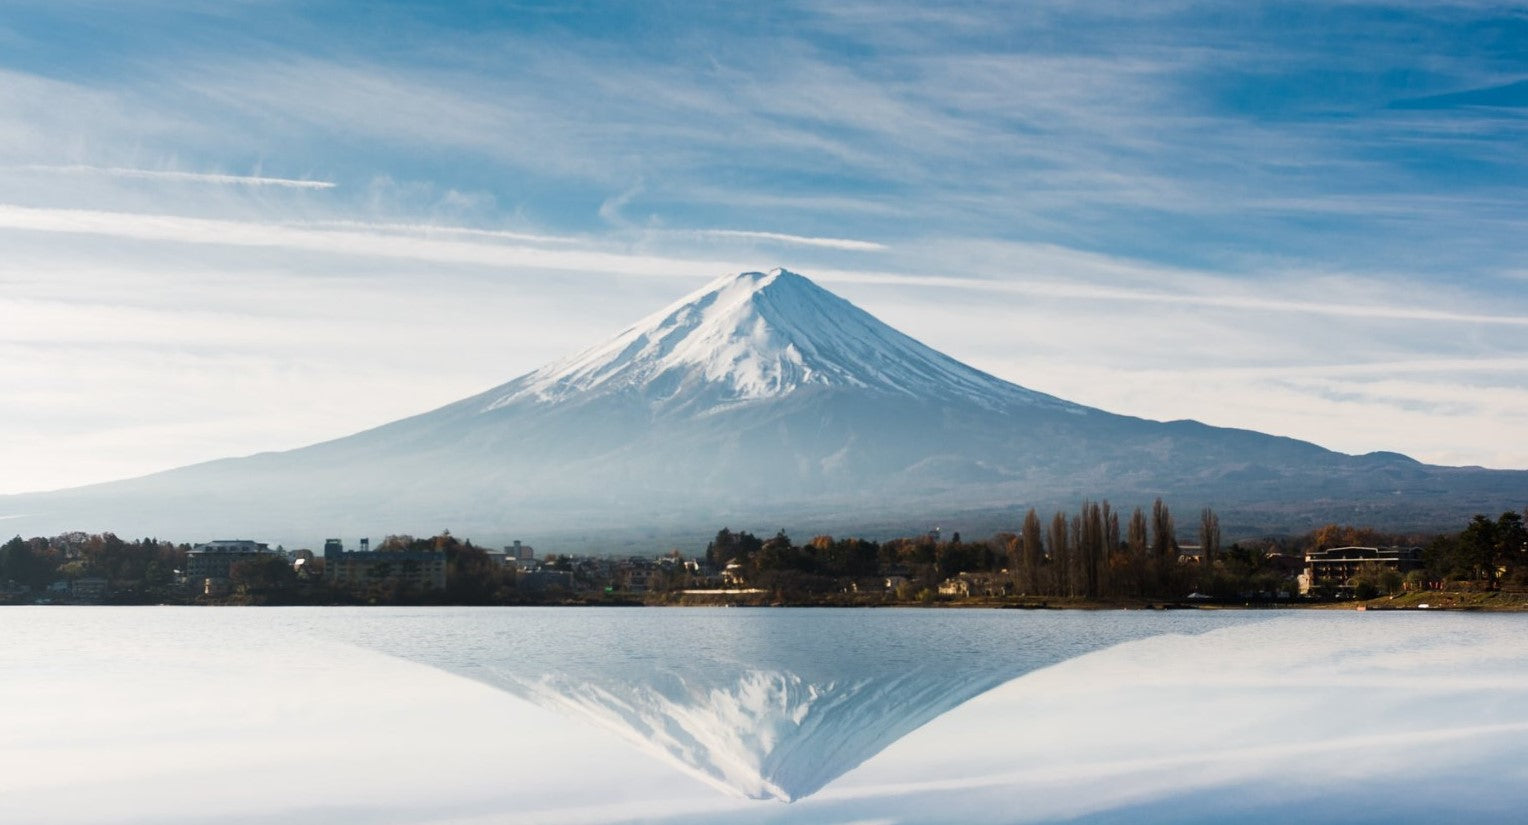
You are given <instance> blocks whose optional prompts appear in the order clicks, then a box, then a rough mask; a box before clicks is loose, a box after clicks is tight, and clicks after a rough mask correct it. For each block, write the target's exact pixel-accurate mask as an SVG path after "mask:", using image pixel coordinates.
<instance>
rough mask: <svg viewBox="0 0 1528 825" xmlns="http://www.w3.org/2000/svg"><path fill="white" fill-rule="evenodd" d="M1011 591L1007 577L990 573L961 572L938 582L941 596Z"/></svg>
mask: <svg viewBox="0 0 1528 825" xmlns="http://www.w3.org/2000/svg"><path fill="white" fill-rule="evenodd" d="M1012 592H1013V586H1012V585H1011V584H1010V583H1009V581H1008V579H1007V578H1005V577H1001V576H994V575H992V574H990V573H961V574H959V575H957V576H954V577H952V578H948V579H945V580H944V581H942V582H940V583H939V595H941V596H955V597H958V598H967V597H970V596H1007V595H1011V594H1012Z"/></svg>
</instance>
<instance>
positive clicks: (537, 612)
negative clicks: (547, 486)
mask: <svg viewBox="0 0 1528 825" xmlns="http://www.w3.org/2000/svg"><path fill="white" fill-rule="evenodd" d="M1079 618H1081V616H1080V614H1075V613H1071V614H1068V613H1055V612H1017V611H929V610H876V611H863V610H817V609H797V610H768V609H763V610H748V609H732V610H721V609H694V610H688V609H687V610H682V611H681V610H632V609H580V610H569V609H556V608H554V609H545V610H543V609H525V610H512V611H470V610H469V611H450V612H432V613H430V614H424V615H411V614H406V613H404V614H394V615H391V616H389V617H388V621H387V622H385V623H384V624H377V623H367V624H366V625H364V626H362V627H359V628H356V629H355V630H354V631H353V633H354V638H353V639H352V640H353V641H356V642H358V643H360V644H362V645H364V646H367V647H371V648H373V649H377V650H380V651H383V652H386V653H389V654H392V655H396V656H400V657H402V658H406V659H409V660H412V661H416V662H420V663H423V664H428V665H432V666H435V667H438V668H441V669H444V670H447V671H450V672H452V673H456V674H458V675H461V676H465V677H467V678H470V679H473V680H476V681H479V682H481V683H484V684H487V685H491V686H493V687H496V688H499V689H501V690H504V691H507V692H509V693H511V694H514V695H515V696H518V697H521V698H523V699H526V700H528V701H530V702H533V703H535V704H537V705H540V706H542V707H546V708H550V709H554V710H557V711H560V712H562V713H565V714H568V715H570V716H574V717H578V718H582V719H585V720H588V721H591V722H593V723H595V724H597V725H599V726H601V727H603V728H606V729H608V730H611V731H614V732H615V733H618V734H619V735H621V736H623V737H624V738H626V739H627V740H628V741H630V742H632V743H634V744H635V745H636V746H637V747H639V748H641V749H643V750H645V751H647V752H649V753H652V754H654V755H655V756H657V757H659V758H661V759H663V760H665V761H667V762H669V763H670V764H673V765H675V766H676V767H678V768H680V769H681V770H684V771H686V772H688V773H690V774H692V775H694V776H696V777H698V778H700V779H702V780H703V781H705V782H707V783H709V784H711V785H713V786H715V787H717V788H720V789H722V790H725V791H727V792H729V793H732V794H740V795H743V796H747V797H752V798H757V799H778V800H785V801H792V800H796V799H801V798H803V797H806V796H808V795H810V794H812V793H815V792H816V791H818V790H820V789H821V788H823V787H824V786H825V785H827V784H828V783H830V782H832V781H833V780H834V779H836V778H838V777H839V776H842V775H843V774H844V773H846V772H848V771H850V770H852V769H853V768H855V767H856V766H858V765H860V764H861V763H863V762H865V761H866V760H867V759H869V758H871V757H872V756H874V755H875V754H877V753H879V752H881V751H882V750H884V749H885V748H886V747H888V746H889V745H891V744H892V743H893V742H895V741H897V740H898V739H900V738H902V737H903V736H906V735H907V734H908V733H910V732H912V731H913V730H916V729H917V728H919V727H921V726H923V725H925V724H927V723H928V722H930V721H932V720H933V719H935V718H937V717H938V716H940V715H942V714H944V713H946V712H948V711H950V710H952V709H953V708H955V707H958V706H959V705H961V704H962V703H964V702H966V701H967V700H969V699H971V698H973V697H975V696H978V695H980V694H982V693H985V692H986V691H988V690H991V689H992V688H994V687H996V686H998V685H1000V684H1003V683H1004V682H1007V681H1009V680H1011V679H1014V678H1016V677H1018V676H1022V675H1024V674H1026V673H1029V672H1031V671H1033V670H1036V669H1039V668H1042V667H1046V666H1049V665H1052V664H1056V663H1058V662H1061V661H1064V660H1066V659H1070V658H1073V657H1076V656H1079V655H1082V654H1084V653H1088V652H1091V651H1094V650H1098V649H1101V648H1104V647H1108V646H1111V645H1115V644H1119V643H1121V642H1125V641H1129V640H1132V639H1138V638H1143V637H1146V636H1154V635H1161V634H1164V633H1198V632H1203V631H1208V630H1212V629H1215V628H1217V627H1223V626H1226V625H1229V624H1241V623H1245V622H1247V621H1249V620H1250V619H1249V618H1248V617H1247V616H1245V615H1241V616H1231V615H1229V614H1212V613H1185V614H1176V615H1163V614H1149V615H1147V614H1129V613H1121V614H1119V620H1118V621H1112V622H1109V623H1107V624H1104V623H1099V622H1088V621H1079Z"/></svg>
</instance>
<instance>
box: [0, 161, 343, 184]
mask: <svg viewBox="0 0 1528 825" xmlns="http://www.w3.org/2000/svg"><path fill="white" fill-rule="evenodd" d="M10 168H12V169H15V170H17V171H22V172H50V173H59V174H66V175H102V176H104V177H111V178H137V179H141V180H163V181H171V182H174V183H211V184H217V185H225V186H277V187H282V188H287V189H333V188H335V187H336V186H338V184H335V183H331V182H330V181H325V180H306V179H301V178H270V177H264V176H261V175H224V174H218V173H213V172H178V171H174V170H168V169H132V168H128V167H122V166H84V165H72V166H48V165H43V164H30V165H25V166H12V167H10Z"/></svg>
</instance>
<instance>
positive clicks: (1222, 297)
mask: <svg viewBox="0 0 1528 825" xmlns="http://www.w3.org/2000/svg"><path fill="white" fill-rule="evenodd" d="M0 228H6V229H19V230H30V231H39V232H62V233H80V234H91V235H105V236H110V237H123V238H134V239H138V240H152V241H167V242H173V243H190V244H202V245H226V246H265V247H280V248H287V249H295V250H302V251H308V252H319V253H326V254H336V255H350V256H363V257H366V256H370V257H385V258H405V259H411V260H425V261H436V262H441V263H457V264H477V265H484V266H498V267H529V268H537V269H550V270H558V271H566V272H575V273H601V274H627V275H650V276H655V277H686V276H694V277H707V278H711V277H716V276H717V275H719V274H724V273H727V272H731V271H734V269H735V266H734V264H732V263H729V262H724V261H708V260H701V259H694V258H681V257H675V256H667V255H634V254H628V253H623V252H607V251H597V250H588V249H538V248H535V247H529V246H514V245H505V244H479V243H471V242H467V241H454V240H444V239H435V238H412V237H403V236H396V235H386V234H380V233H376V232H363V231H356V230H316V229H303V228H297V227H293V226H289V225H279V224H265V223H255V222H243V221H232V220H221V219H211V218H186V217H180V216H174V215H140V214H134V213H125V212H98V211H93V210H85V209H49V208H36V207H26V206H16V205H7V204H0ZM1093 257H1096V256H1093ZM1107 263H1108V265H1110V266H1113V267H1121V266H1126V264H1125V263H1124V262H1119V261H1109V262H1107ZM1061 265H1063V266H1064V265H1065V264H1061ZM1053 266H1055V265H1053ZM810 274H811V275H812V276H813V277H815V278H817V279H819V280H822V281H825V282H829V283H832V282H839V283H857V284H880V285H892V286H924V287H940V288H954V289H966V290H978V291H987V292H995V293H1007V294H1022V295H1030V296H1036V297H1046V298H1060V299H1072V300H1084V301H1095V300H1110V301H1121V302H1127V303H1154V304H1169V305H1180V306H1202V307H1213V308H1220V309H1231V310H1249V311H1255V312H1283V313H1293V314H1299V315H1320V316H1330V317H1339V318H1366V319H1376V320H1398V321H1426V322H1436V323H1451V324H1487V325H1497V326H1514V327H1528V316H1522V315H1491V314H1486V313H1472V312H1455V311H1449V310H1437V309H1428V308H1424V307H1408V306H1386V305H1378V304H1366V305H1360V304H1342V303H1329V302H1327V303H1323V302H1315V301H1296V300H1281V299H1275V298H1265V297H1261V296H1256V295H1245V294H1244V295H1233V294H1211V293H1206V292H1193V293H1190V292H1164V291H1156V290H1148V289H1139V288H1125V287H1113V286H1107V285H1103V284H1096V283H1077V282H1073V283H1064V282H1060V281H1041V280H997V279H984V278H971V277H962V276H937V275H920V274H899V273H888V272H873V271H856V270H842V269H840V270H822V269H813V270H812V271H811V272H810ZM1201 277H1202V276H1201Z"/></svg>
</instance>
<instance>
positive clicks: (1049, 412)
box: [0, 270, 1528, 546]
mask: <svg viewBox="0 0 1528 825" xmlns="http://www.w3.org/2000/svg"><path fill="white" fill-rule="evenodd" d="M1525 491H1528V473H1523V472H1506V471H1487V470H1480V469H1471V468H1442V467H1428V466H1426V465H1422V464H1419V463H1417V462H1415V461H1412V460H1410V459H1408V458H1405V457H1404V456H1398V455H1395V454H1373V455H1370V456H1357V457H1354V456H1347V455H1343V454H1340V453H1335V452H1332V451H1329V450H1325V449H1322V448H1320V447H1317V446H1316V445H1313V444H1309V443H1305V442H1301V441H1296V440H1294V439H1288V438H1280V437H1275V436H1268V435H1263V434H1261V433H1255V432H1250V431H1245V430H1230V429H1223V428H1215V427H1208V426H1205V425H1203V424H1199V423H1197V422H1191V421H1176V422H1166V423H1163V422H1154V421H1146V420H1143V419H1138V418H1131V417H1128V416H1121V415H1115V414H1112V413H1107V412H1104V411H1101V410H1095V409H1091V408H1087V407H1083V406H1080V405H1077V404H1072V403H1070V402H1067V401H1063V400H1061V399H1058V398H1055V397H1052V396H1049V395H1045V394H1043V393H1039V392H1035V391H1033V390H1029V389H1026V388H1023V387H1020V386H1018V385H1015V384H1012V383H1009V382H1007V381H1003V380H1001V379H999V378H996V377H994V376H991V375H988V374H986V373H984V372H981V371H979V370H976V369H973V368H971V367H968V366H966V365H964V364H961V363H960V362H958V361H956V360H954V359H952V358H949V357H948V356H945V355H943V354H941V353H938V352H936V351H934V350H932V349H930V348H928V347H926V346H924V345H922V344H920V343H918V342H917V341H914V340H913V339H911V338H909V337H907V336H906V335H903V334H902V333H900V332H897V331H896V330H893V329H891V328H890V327H888V326H886V325H885V324H882V323H881V322H879V321H878V320H876V319H875V318H874V317H872V316H871V315H869V314H868V313H866V312H864V311H863V310H860V309H859V308H857V307H855V306H853V305H852V304H850V303H849V302H847V301H844V300H843V299H841V298H839V297H838V296H836V295H833V294H832V293H830V292H828V291H827V290H824V289H822V288H820V287H818V286H817V285H816V284H813V283H812V282H811V281H809V280H807V279H806V278H803V277H801V276H799V275H795V274H793V273H789V272H785V271H783V270H775V271H773V272H769V273H757V272H750V273H743V274H741V275H736V276H728V277H724V278H721V279H718V280H716V281H714V282H712V283H711V284H708V285H707V286H706V287H703V288H702V289H700V290H698V291H696V292H694V293H692V294H691V295H688V296H686V297H685V298H683V299H681V300H680V301H678V302H676V303H675V304H673V305H671V306H669V307H667V308H665V309H664V310H662V311H660V312H658V313H656V314H654V315H651V316H649V317H648V318H646V319H644V320H642V321H641V322H639V323H637V324H636V325H634V326H633V327H631V328H630V329H627V330H625V331H624V332H622V333H620V334H619V335H617V336H615V337H614V338H612V339H611V340H609V341H608V342H606V343H604V344H601V345H599V346H597V347H594V348H593V349H590V350H588V351H586V352H584V353H581V354H579V355H576V356H574V357H572V358H569V359H567V360H564V361H561V362H558V363H555V364H552V365H549V366H547V367H545V368H543V369H540V370H536V371H534V372H532V373H529V374H527V375H525V376H522V377H520V378H517V379H515V380H513V381H510V382H509V383H507V384H504V385H502V386H499V387H495V388H493V389H491V390H488V391H487V392H484V393H480V394H478V395H475V396H473V397H470V398H467V399H464V400H461V401H458V402H456V403H453V404H449V405H447V406H444V407H441V408H439V409H436V410H433V411H431V412H427V413H424V414H421V415H417V416H414V417H411V418H407V419H403V420H401V421H397V422H394V423H392V424H388V425H385V426H382V427H378V428H376V429H373V430H368V431H366V432H362V433H358V434H356V435H353V436H349V437H346V438H341V439H337V440H335V441H330V442H326V443H322V444H316V445H313V446H311V447H306V448H303V449H299V450H292V451H289V452H283V453H267V454H261V455H256V456H251V457H248V458H240V459H224V460H221V461H214V462H208V463H206V464H200V465H195V466H192V467H186V468H182V469H179V470H173V471H169V472H166V473H159V474H156V475H152V476H147V477H144V478H140V479H130V480H127V481H121V482H114V483H111V484H104V485H95V486H92V487H85V488H79V489H76V490H65V491H59V492H54V493H46V494H32V495H24V496H11V497H6V498H0V515H9V516H17V517H16V518H14V519H12V520H11V522H10V525H9V526H11V527H12V529H15V530H17V531H18V532H27V533H29V534H30V533H45V532H50V531H62V530H66V529H89V530H105V529H109V530H114V531H118V532H121V533H124V534H129V535H151V534H157V535H165V536H175V537H184V538H195V537H199V536H213V535H233V534H240V535H256V536H262V537H265V538H268V539H271V540H276V541H289V542H295V543H302V544H314V543H316V542H317V541H318V540H319V539H321V538H322V537H324V536H326V535H377V534H381V533H387V532H413V533H429V532H433V531H436V530H439V529H441V528H445V527H449V528H451V529H453V530H456V531H457V532H461V533H466V534H468V535H472V536H475V537H478V538H479V539H480V540H483V541H495V540H497V539H500V538H509V537H539V536H548V537H557V536H560V537H562V538H563V539H564V540H566V537H567V536H568V535H569V534H578V535H582V536H584V537H585V538H584V539H583V541H584V542H585V543H586V544H599V543H601V542H603V541H604V540H605V539H606V538H607V537H608V536H610V535H623V534H624V535H625V536H628V537H631V536H638V537H642V536H645V537H647V538H648V539H650V540H651V541H652V542H659V541H664V540H670V539H671V537H676V536H689V537H698V536H702V535H705V534H706V532H708V531H710V532H714V530H715V529H716V528H717V527H719V526H720V525H721V524H724V523H725V524H732V525H734V526H739V525H747V526H756V525H771V527H769V528H768V529H772V526H781V525H795V526H798V527H800V528H801V529H813V530H829V529H831V530H840V531H841V530H865V529H870V528H876V529H880V530H882V531H883V532H897V531H901V530H906V529H913V528H917V527H919V526H926V525H927V524H929V523H931V522H934V521H947V520H948V519H949V518H952V517H958V518H965V519H966V520H967V523H969V524H970V525H971V526H970V527H968V529H970V530H972V531H976V530H982V529H998V528H1011V527H1012V526H1013V524H1012V520H1013V518H1014V513H1015V511H1016V509H1017V508H1020V507H1027V506H1030V505H1039V506H1045V507H1054V506H1064V505H1071V504H1075V502H1076V501H1077V500H1078V499H1080V498H1082V497H1084V496H1091V497H1109V498H1111V499H1113V500H1115V501H1116V502H1121V503H1125V504H1126V505H1127V506H1128V505H1129V504H1134V503H1137V502H1145V501H1149V500H1150V499H1151V498H1153V497H1155V496H1158V495H1162V496H1166V497H1168V498H1169V499H1170V500H1171V501H1172V502H1173V503H1174V504H1176V505H1177V506H1178V507H1179V508H1180V509H1182V508H1185V507H1197V506H1200V505H1214V506H1216V507H1217V508H1219V509H1221V510H1222V511H1224V514H1225V515H1228V516H1231V519H1230V520H1229V523H1239V524H1242V525H1245V526H1247V527H1248V528H1249V529H1250V528H1253V527H1255V528H1257V529H1280V528H1287V529H1305V528H1306V527H1307V526H1310V525H1312V524H1316V523H1320V522H1324V521H1329V520H1342V521H1363V522H1366V523H1374V524H1390V525H1393V526H1408V527H1413V526H1440V527H1441V526H1452V525H1453V524H1455V523H1457V522H1458V521H1459V519H1460V518H1462V517H1467V516H1468V515H1469V514H1470V513H1473V512H1477V511H1478V512H1499V511H1500V510H1503V509H1507V508H1508V507H1516V506H1520V503H1521V502H1520V501H1518V499H1520V498H1522V497H1523V496H1524V495H1525ZM983 513H985V514H986V515H982V514H983ZM962 514H964V515H962ZM978 516H980V518H979V517H978ZM982 518H985V519H986V521H983V520H982ZM1238 518H1239V520H1238ZM565 546H566V545H565Z"/></svg>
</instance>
